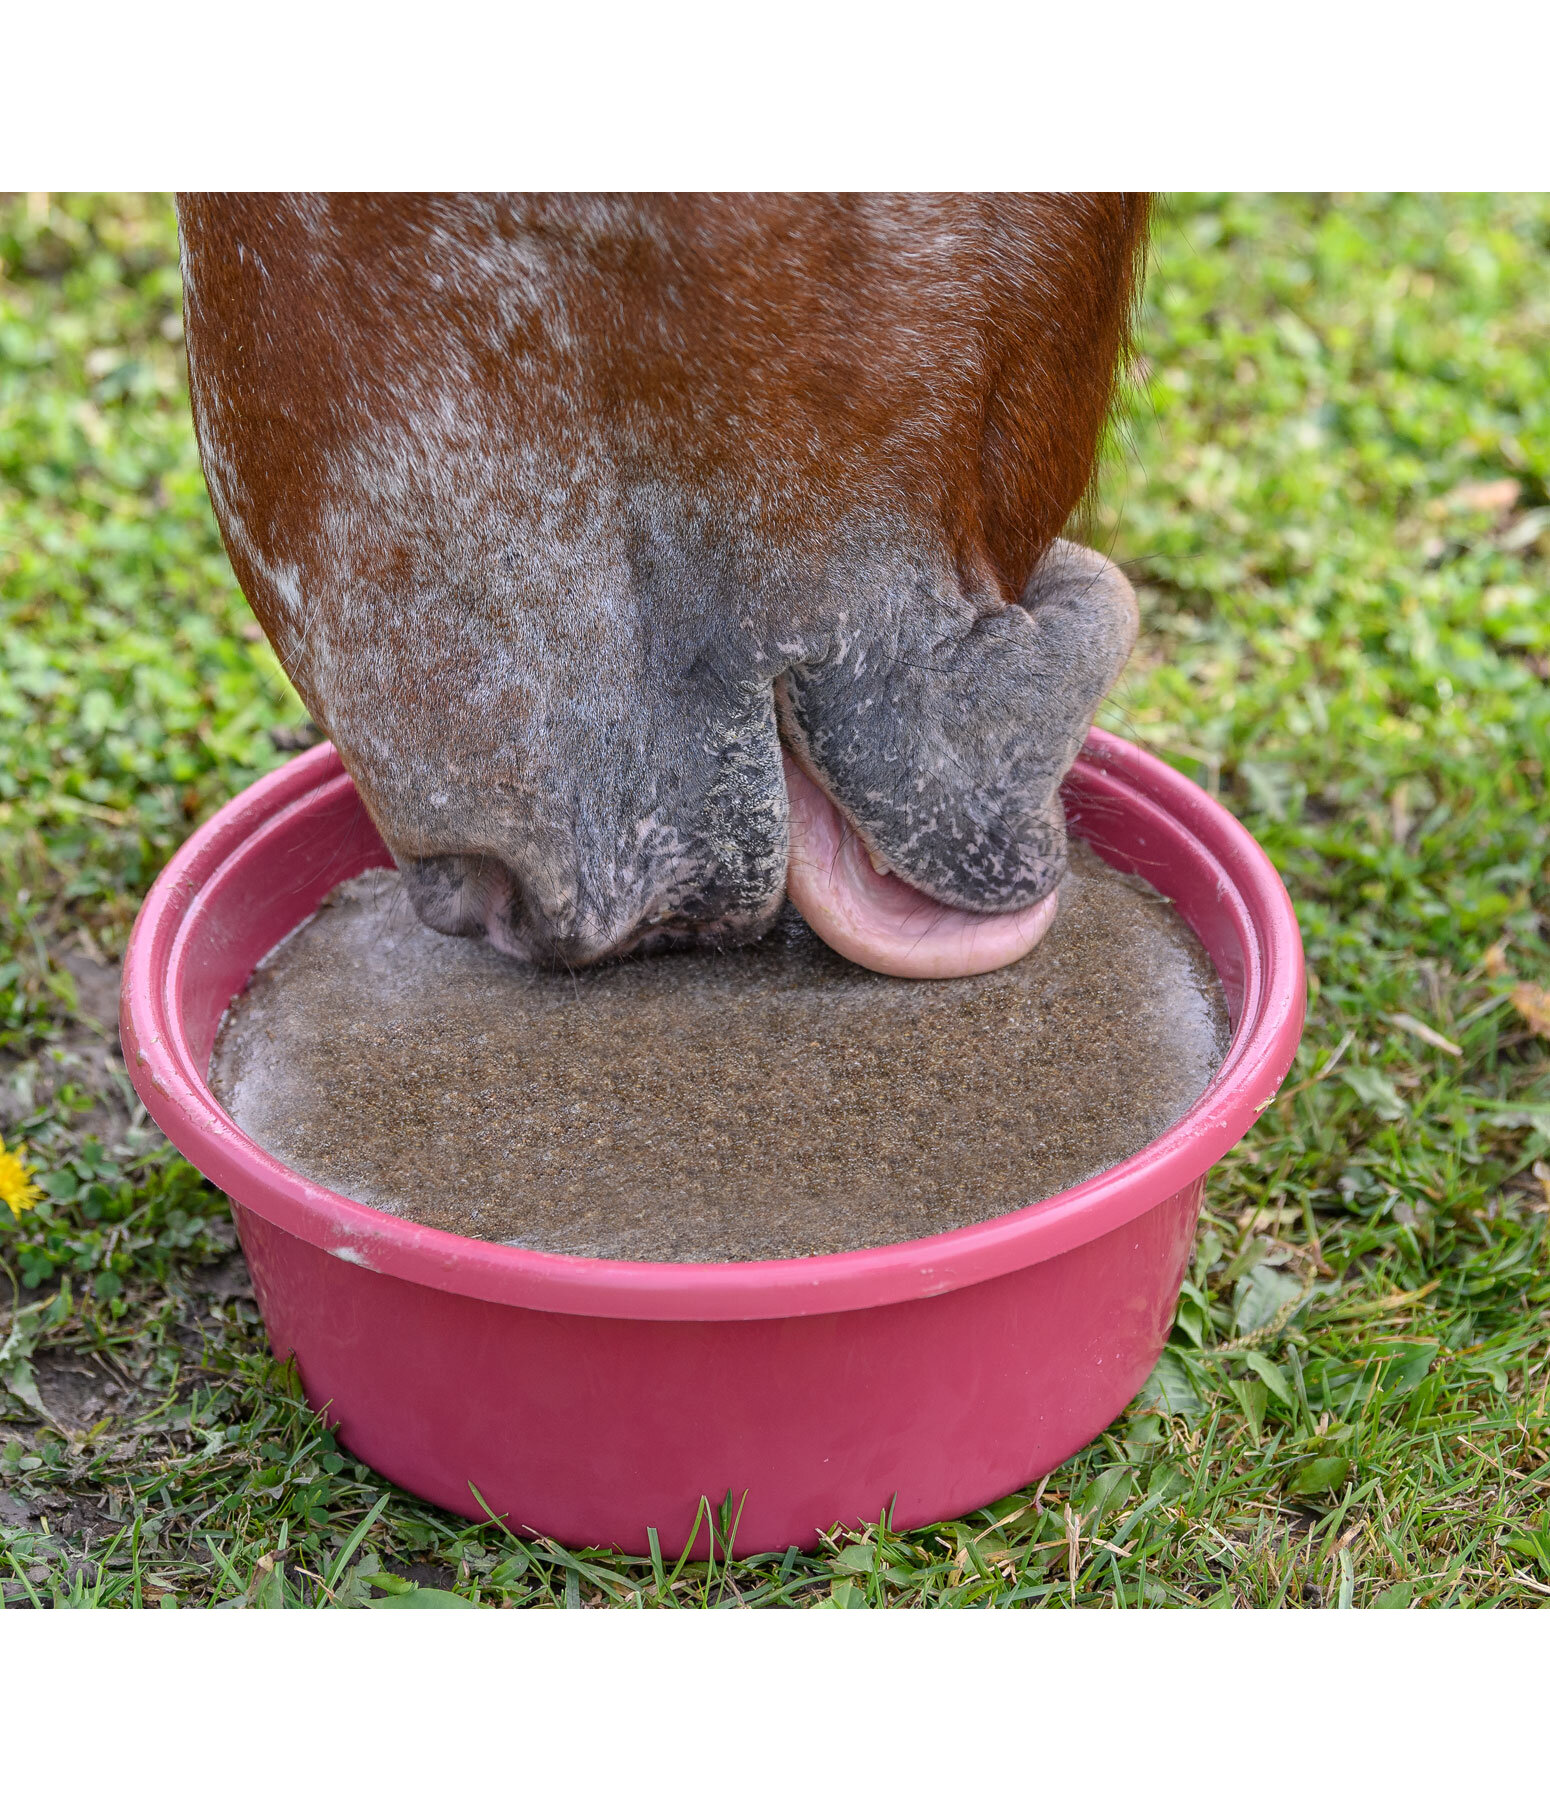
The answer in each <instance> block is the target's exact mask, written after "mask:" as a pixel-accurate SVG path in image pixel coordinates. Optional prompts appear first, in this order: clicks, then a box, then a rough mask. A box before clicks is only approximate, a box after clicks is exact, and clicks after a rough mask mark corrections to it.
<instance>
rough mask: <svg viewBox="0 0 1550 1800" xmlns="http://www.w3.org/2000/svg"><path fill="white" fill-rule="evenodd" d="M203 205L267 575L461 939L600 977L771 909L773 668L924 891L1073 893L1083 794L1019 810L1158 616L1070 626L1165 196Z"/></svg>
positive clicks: (196, 229) (217, 496) (775, 891)
mask: <svg viewBox="0 0 1550 1800" xmlns="http://www.w3.org/2000/svg"><path fill="white" fill-rule="evenodd" d="M180 216H181V223H182V231H183V242H184V259H185V276H186V281H187V289H188V307H187V311H188V338H189V354H190V367H191V373H192V385H193V394H194V407H195V420H196V425H197V427H198V431H199V438H200V445H201V450H202V453H203V455H204V459H205V465H206V471H207V474H208V476H209V479H210V487H211V492H212V497H213V499H214V503H215V507H216V512H217V516H218V518H219V520H220V523H221V527H222V531H223V533H224V535H225V538H226V543H227V548H228V550H229V552H230V554H231V558H232V562H233V566H234V567H235V569H236V571H237V575H238V578H239V580H240V581H241V583H242V585H243V588H244V591H245V592H246V594H247V595H248V598H249V600H250V601H251V603H252V605H253V608H254V611H255V613H256V615H257V616H258V618H259V621H260V622H261V624H262V625H263V626H264V629H265V631H266V632H267V633H268V635H269V637H270V638H271V640H272V641H273V643H274V644H275V647H276V649H277V651H278V653H279V655H280V657H281V659H282V661H283V662H284V663H285V666H286V668H287V669H288V671H289V672H290V674H291V676H292V678H293V679H294V680H295V682H296V684H297V686H298V688H299V689H300V691H301V693H302V695H303V697H304V698H305V699H306V701H307V703H308V705H309V706H310V707H311V708H312V710H313V712H314V715H315V716H316V717H317V718H318V719H319V720H320V722H321V723H322V724H323V725H324V726H325V728H326V729H328V730H329V731H330V733H331V735H332V736H334V738H335V740H336V742H337V743H338V745H339V748H340V752H341V754H342V755H343V756H344V758H345V760H346V763H347V764H348V766H349V767H350V768H351V771H352V773H353V774H354V775H355V776H356V778H357V781H358V784H359V785H360V787H361V790H362V793H363V795H364V796H365V798H366V801H367V804H368V805H369V806H370V807H371V809H372V811H373V813H374V815H375V816H376V818H377V821H378V823H379V825H380V826H381V828H382V830H383V832H384V835H385V836H386V838H387V841H388V842H389V844H390V846H391V847H392V848H393V849H394V851H395V853H396V854H397V855H398V857H399V860H400V862H401V864H402V865H403V866H404V868H405V871H406V875H407V876H409V877H410V888H411V892H412V893H414V894H415V897H416V901H417V904H419V905H420V906H421V910H422V913H423V914H424V916H426V917H427V918H428V919H430V920H431V922H433V923H437V924H438V925H440V926H441V927H442V928H446V929H456V930H483V931H488V932H489V933H490V935H491V937H492V939H494V940H495V941H496V942H498V943H501V944H503V946H504V947H506V948H509V949H511V950H513V951H516V952H518V953H526V954H537V955H541V956H546V957H553V958H558V959H560V960H568V961H586V960H590V959H592V958H593V957H595V956H597V955H599V954H606V953H608V952H610V951H616V950H618V949H620V948H622V947H626V946H628V945H629V944H631V943H636V942H640V941H654V940H655V939H658V938H662V937H672V936H678V935H683V934H686V933H704V932H706V931H711V932H715V933H722V934H728V935H732V936H736V935H746V934H747V933H748V932H750V931H754V930H757V929H759V928H760V927H761V926H762V925H763V924H764V923H765V922H767V920H768V918H769V917H770V916H772V913H773V910H774V907H775V905H776V904H778V900H779V891H780V882H781V877H782V872H783V868H784V830H785V823H784V810H783V807H784V797H783V790H781V789H780V786H779V764H778V745H777V742H776V736H775V713H774V700H775V696H776V692H777V689H778V690H779V692H780V695H781V696H782V719H783V722H784V725H785V728H786V730H787V733H788V735H789V736H790V737H791V738H792V740H793V741H794V742H798V743H800V744H801V746H802V748H803V749H804V752H805V753H806V754H808V755H809V757H810V759H811V761H812V762H813V764H814V766H815V768H816V769H817V772H818V773H819V775H820V777H821V778H822V779H824V781H825V783H826V785H827V786H828V787H829V789H830V791H831V793H832V794H833V795H834V797H835V798H836V799H837V800H838V801H839V802H840V804H841V805H842V806H843V807H844V808H845V810H847V812H849V814H850V815H851V817H852V818H853V820H854V822H855V823H856V825H857V827H858V829H860V830H861V831H862V832H863V834H864V835H865V836H866V837H867V839H868V842H869V843H871V844H872V845H873V846H874V848H875V849H876V850H877V851H878V853H879V855H880V856H882V857H883V858H885V859H886V860H887V861H888V862H889V863H890V865H891V866H893V867H895V868H896V869H897V870H898V871H899V872H900V873H901V874H903V875H904V876H905V877H906V878H907V879H910V880H912V881H915V882H916V883H917V884H918V885H920V886H921V887H923V888H924V889H925V890H926V891H928V892H931V893H934V894H936V895H937V896H938V897H939V898H943V899H947V900H951V901H954V902H955V903H957V904H960V905H968V906H971V907H978V908H980V909H982V910H1003V909H1008V908H1011V907H1013V906H1017V905H1025V904H1027V903H1028V900H1029V899H1030V898H1032V897H1036V890H1039V891H1042V889H1043V888H1047V886H1048V885H1049V883H1050V881H1052V880H1053V879H1054V878H1056V877H1057V876H1058V867H1057V864H1058V862H1059V844H1058V842H1056V839H1057V838H1058V826H1057V825H1056V824H1053V823H1051V822H1050V819H1049V818H1048V817H1047V816H1046V815H1047V814H1048V813H1049V804H1048V803H1049V798H1050V797H1049V795H1045V796H1044V797H1043V799H1042V800H1041V801H1040V802H1039V805H1038V806H1033V807H1032V809H1031V810H1030V806H1031V803H1030V804H1029V805H1025V804H1024V803H1023V801H1022V800H1021V799H1019V797H1018V795H1019V793H1021V792H1023V791H1025V790H1026V789H1027V787H1028V784H1029V782H1030V781H1032V780H1034V779H1037V780H1038V781H1040V782H1042V781H1044V780H1045V779H1046V776H1047V774H1048V770H1049V768H1052V767H1053V765H1054V762H1055V761H1058V760H1059V759H1060V758H1061V757H1064V758H1065V760H1066V761H1067V762H1068V761H1069V754H1068V751H1069V750H1070V747H1071V743H1072V734H1073V731H1074V730H1076V729H1077V727H1078V726H1080V728H1081V729H1085V720H1086V719H1088V718H1090V717H1091V710H1092V707H1093V706H1094V705H1096V702H1097V699H1098V697H1099V692H1101V687H1100V688H1099V690H1098V691H1092V690H1093V689H1094V686H1095V684H1097V683H1101V684H1102V685H1107V682H1108V681H1111V680H1112V679H1113V676H1114V674H1116V673H1117V667H1118V665H1117V664H1116V663H1115V653H1116V646H1118V645H1119V644H1120V640H1121V639H1124V643H1123V647H1122V648H1120V649H1119V651H1118V655H1119V661H1120V662H1122V661H1123V654H1124V650H1127V649H1128V636H1127V635H1126V631H1125V627H1124V618H1123V617H1122V616H1121V615H1124V614H1125V610H1126V609H1125V605H1124V604H1119V603H1114V602H1112V597H1110V598H1106V599H1103V600H1102V601H1101V603H1094V604H1095V610H1093V611H1092V616H1091V620H1090V621H1089V623H1088V624H1086V625H1084V624H1082V623H1081V622H1080V621H1079V620H1077V619H1076V615H1075V614H1073V615H1072V619H1073V621H1074V622H1073V623H1072V624H1071V626H1070V628H1069V629H1065V630H1063V631H1057V632H1055V634H1054V636H1053V637H1051V636H1050V634H1049V633H1048V632H1046V633H1045V634H1044V637H1043V638H1040V637H1039V636H1038V634H1037V633H1036V632H1034V631H1032V630H1031V629H1030V628H1029V620H1030V615H1031V616H1032V618H1033V619H1035V620H1036V619H1037V615H1038V610H1039V609H1038V605H1037V604H1036V602H1037V600H1038V594H1039V589H1038V571H1039V569H1040V566H1041V560H1042V559H1043V558H1044V557H1045V553H1046V552H1047V551H1048V550H1049V548H1050V546H1051V545H1052V543H1053V542H1054V541H1055V539H1056V537H1057V535H1058V533H1059V531H1060V529H1061V527H1062V525H1063V524H1064V522H1065V520H1066V519H1067V517H1068V516H1069V514H1070V513H1071V511H1072V509H1073V508H1074V507H1075V506H1076V505H1077V503H1078V501H1079V500H1080V499H1081V497H1082V495H1083V493H1084V491H1085V490H1086V489H1087V487H1088V484H1089V482H1090V480H1091V477H1092V474H1093V468H1094V462H1095V457H1096V452H1097V446H1098V443H1099V438H1100V434H1101V432H1102V429H1103V424H1104V419H1105V415H1106V412H1107V409H1108V406H1109V403H1110V400H1111V397H1112V393H1113V387H1114V381H1115V375H1116V370H1117V368H1118V367H1119V365H1120V361H1121V358H1122V355H1123V352H1124V347H1125V335H1126V327H1127V322H1128V319H1129V316H1130V311H1131V307H1132V304H1133V301H1134V296H1135V293H1136V284H1137V279H1138V270H1139V261H1140V256H1141V252H1142V247H1143V242H1144V235H1145V227H1146V218H1147V205H1146V201H1145V199H1144V198H1143V197H1140V196H1129V195H1067V196H1054V195H1025V196H989V197H977V196H965V195H948V196H893V197H889V196H841V197H832V196H831V197H816V196H814V197H808V196H766V197H754V198H750V197H722V196H693V197H663V196H646V197H636V198H626V197H532V196H474V197H451V196H412V195H389V196H369V195H366V196H342V197H335V198H323V197H301V196H279V197H276V196H259V195H247V196H232V197H213V196H185V197H184V198H183V200H182V201H181V204H180ZM1062 580H1063V582H1064V585H1063V586H1062V587H1061V589H1060V591H1061V593H1062V594H1069V592H1070V588H1071V584H1070V580H1069V575H1068V574H1067V576H1064V577H1062ZM1018 601H1021V602H1022V603H1023V604H1022V605H1021V606H1018V607H1012V606H1011V604H1010V603H1013V602H1018ZM1116 605H1118V610H1116ZM1025 609H1027V610H1025ZM1011 613H1016V614H1017V615H1019V617H1018V618H1016V619H1012V618H1010V617H1003V616H1002V615H1009V614H1011ZM1130 629H1131V630H1133V618H1132V620H1131V625H1130ZM1084 633H1085V635H1086V636H1087V637H1088V638H1090V639H1091V640H1092V642H1093V644H1094V645H1095V646H1096V647H1095V649H1094V652H1093V654H1092V656H1091V657H1087V658H1086V659H1085V661H1084V656H1083V653H1082V651H1081V648H1080V644H1079V640H1081V639H1082V638H1083V635H1084ZM1052 645H1054V646H1057V648H1054V649H1052V648H1051V646H1052ZM1073 645H1076V646H1077V647H1076V648H1073ZM1052 657H1054V658H1055V661H1056V662H1057V663H1061V664H1063V665H1065V669H1066V670H1067V671H1069V678H1066V675H1065V673H1064V672H1063V670H1062V668H1059V667H1052V665H1051V658H1052ZM1078 665H1082V666H1080V667H1078ZM1041 681H1042V683H1043V689H1042V690H1040V689H1039V683H1040V682H1041ZM1036 690H1037V691H1040V692H1041V693H1042V698H1041V699H1040V700H1039V702H1038V706H1037V708H1035V709H1034V710H1033V711H1032V712H1030V710H1029V709H1030V706H1031V705H1032V701H1031V700H1030V698H1029V696H1030V695H1033V694H1034V693H1035V691H1036ZM869 721H870V722H869ZM880 721H884V722H885V723H880ZM885 726H886V728H885ZM1041 734H1042V735H1047V737H1048V745H1047V749H1048V754H1047V755H1045V756H1043V757H1042V759H1040V758H1038V757H1035V762H1036V763H1037V770H1036V771H1035V772H1033V773H1031V772H1030V767H1031V766H1028V765H1027V764H1026V750H1027V744H1028V742H1029V740H1030V738H1034V739H1036V738H1039V737H1040V736H1041ZM885 741H886V742H887V744H888V746H889V748H888V749H887V752H886V755H884V754H883V752H882V749H881V746H882V745H883V744H884V742H885ZM1035 747H1036V746H1035ZM1055 779H1056V780H1058V774H1057V775H1056V777H1055ZM1019 784H1021V787H1020V788H1019Z"/></svg>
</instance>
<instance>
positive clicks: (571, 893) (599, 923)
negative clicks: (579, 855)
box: [399, 852, 635, 968]
mask: <svg viewBox="0 0 1550 1800" xmlns="http://www.w3.org/2000/svg"><path fill="white" fill-rule="evenodd" d="M399 869H400V874H401V876H402V879H403V883H404V890H405V892H406V894H407V895H408V897H409V901H410V904H411V905H412V906H413V907H414V910H415V912H416V913H417V914H418V916H419V918H420V920H421V922H422V924H425V925H428V926H430V928H431V929H432V930H433V931H439V932H442V933H445V934H447V935H449V936H453V937H483V938H487V939H488V940H489V942H490V944H491V945H492V946H493V947H494V948H495V949H497V950H499V951H501V952H502V953H503V954H504V955H506V956H512V957H516V958H519V959H520V960H521V961H523V962H533V963H543V964H548V965H550V966H559V967H565V968H582V967H585V965H587V964H588V963H594V962H598V961H600V960H601V959H603V958H604V957H607V956H609V955H612V954H614V953H615V952H617V951H618V950H619V948H620V947H621V946H622V945H623V944H625V942H626V941H627V940H628V939H629V938H630V937H631V936H632V935H633V934H634V930H635V921H634V920H633V919H623V918H620V919H614V918H611V917H601V916H592V914H591V913H590V911H589V909H586V908H583V907H582V906H580V905H579V904H578V898H577V894H576V891H575V890H574V889H573V888H568V887H565V886H563V885H559V884H556V883H553V882H543V881H537V880H535V881H524V880H522V879H521V878H520V877H519V876H518V875H517V874H516V873H515V872H514V871H513V870H512V869H511V868H510V867H509V865H508V864H506V863H505V862H503V861H502V860H501V859H500V858H499V857H497V856H494V855H491V854H488V853H481V852H462V853H458V854H453V855H444V856H421V857H406V858H404V859H402V861H401V862H400V864H399Z"/></svg>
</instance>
